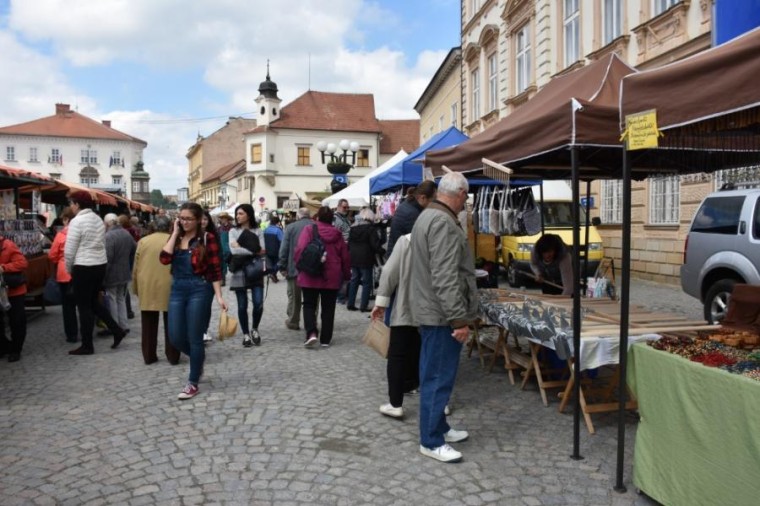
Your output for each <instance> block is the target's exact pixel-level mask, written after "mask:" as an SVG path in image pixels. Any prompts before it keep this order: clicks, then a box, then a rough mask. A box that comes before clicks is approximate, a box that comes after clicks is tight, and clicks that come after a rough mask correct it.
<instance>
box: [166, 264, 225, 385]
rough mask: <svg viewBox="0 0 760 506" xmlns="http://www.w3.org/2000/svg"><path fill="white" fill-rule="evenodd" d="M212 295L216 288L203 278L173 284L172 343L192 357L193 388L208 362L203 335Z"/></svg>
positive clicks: (191, 377) (171, 309)
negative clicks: (206, 361)
mask: <svg viewBox="0 0 760 506" xmlns="http://www.w3.org/2000/svg"><path fill="white" fill-rule="evenodd" d="M213 296H214V288H213V286H212V285H211V283H209V282H207V281H206V280H204V279H203V278H201V277H198V276H195V277H192V278H175V279H174V280H173V282H172V291H171V295H170V296H169V340H170V341H171V343H172V345H173V346H174V347H175V348H177V349H178V350H179V351H181V352H182V353H184V354H185V355H187V356H188V357H190V376H189V377H188V381H189V382H190V383H192V384H194V385H197V384H198V380H199V379H200V377H201V372H202V371H203V361H204V360H205V359H206V350H205V348H204V346H203V333H204V332H205V331H206V327H205V325H206V314H207V312H208V308H209V305H210V304H211V299H212V298H213Z"/></svg>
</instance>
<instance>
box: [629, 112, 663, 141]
mask: <svg viewBox="0 0 760 506" xmlns="http://www.w3.org/2000/svg"><path fill="white" fill-rule="evenodd" d="M661 135H662V133H661V132H660V131H659V130H658V129H657V111H656V110H655V109H651V110H649V111H644V112H639V113H636V114H629V115H627V116H626V117H625V132H623V136H622V137H621V138H620V140H625V141H626V149H628V150H629V151H633V150H635V149H651V148H656V147H657V146H658V144H657V140H658V138H659V137H660V136H661Z"/></svg>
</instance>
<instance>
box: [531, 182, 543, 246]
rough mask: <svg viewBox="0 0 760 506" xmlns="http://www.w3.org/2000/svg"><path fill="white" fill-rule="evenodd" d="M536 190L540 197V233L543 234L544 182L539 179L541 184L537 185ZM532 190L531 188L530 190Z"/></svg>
mask: <svg viewBox="0 0 760 506" xmlns="http://www.w3.org/2000/svg"><path fill="white" fill-rule="evenodd" d="M538 188H539V189H538V192H539V196H540V197H541V201H540V202H541V235H544V234H545V233H546V232H545V231H544V182H543V180H542V181H541V184H540V185H539V186H538ZM531 191H533V190H531Z"/></svg>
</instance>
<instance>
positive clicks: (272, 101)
mask: <svg viewBox="0 0 760 506" xmlns="http://www.w3.org/2000/svg"><path fill="white" fill-rule="evenodd" d="M280 102H282V100H280V99H279V97H278V96H277V84H276V83H275V82H274V81H272V80H271V79H270V78H269V61H268V60H267V78H266V80H265V81H263V82H262V83H261V84H260V85H259V96H258V97H257V98H256V105H257V106H258V111H256V113H257V116H256V124H257V125H258V126H268V125H269V124H270V123H272V122H273V121H275V120H277V119H279V118H280Z"/></svg>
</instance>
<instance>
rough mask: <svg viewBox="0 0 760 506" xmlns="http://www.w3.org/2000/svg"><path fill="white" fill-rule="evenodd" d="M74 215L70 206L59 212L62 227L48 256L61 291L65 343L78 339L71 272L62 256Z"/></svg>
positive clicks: (74, 341)
mask: <svg viewBox="0 0 760 506" xmlns="http://www.w3.org/2000/svg"><path fill="white" fill-rule="evenodd" d="M73 217H74V213H73V212H72V211H71V208H69V207H65V208H63V211H62V212H61V216H60V218H61V223H62V224H63V228H62V229H61V231H60V232H58V233H57V234H56V235H55V238H54V239H53V244H52V246H50V251H49V252H48V258H50V261H51V262H52V263H53V264H54V265H55V280H56V282H57V283H58V290H59V291H60V292H61V314H62V315H63V332H64V334H65V335H66V342H67V343H76V342H77V341H78V340H79V325H78V323H77V305H76V300H75V299H74V289H73V287H72V283H71V274H69V271H67V270H66V261H65V260H64V258H63V250H64V247H65V246H66V235H67V234H68V232H69V222H70V221H71V219H72V218H73Z"/></svg>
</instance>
